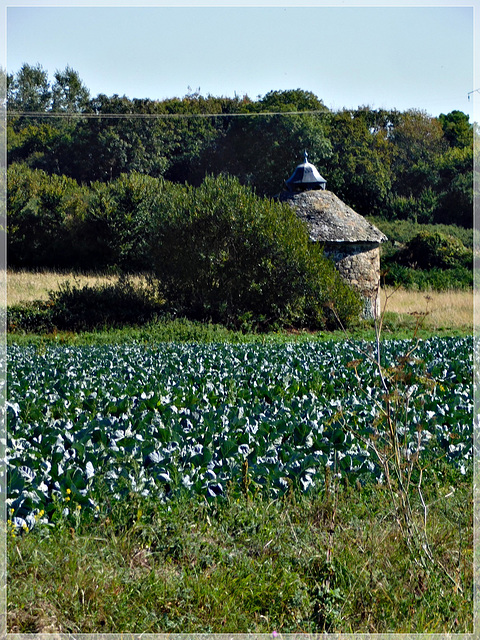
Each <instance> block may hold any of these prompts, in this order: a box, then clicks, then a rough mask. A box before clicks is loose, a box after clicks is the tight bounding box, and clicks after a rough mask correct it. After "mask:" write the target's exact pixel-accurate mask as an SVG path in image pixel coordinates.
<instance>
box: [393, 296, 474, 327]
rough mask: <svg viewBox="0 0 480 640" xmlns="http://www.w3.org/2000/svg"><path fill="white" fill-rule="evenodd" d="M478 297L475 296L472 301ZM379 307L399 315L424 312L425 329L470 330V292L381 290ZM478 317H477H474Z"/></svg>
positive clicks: (471, 322) (471, 308)
mask: <svg viewBox="0 0 480 640" xmlns="http://www.w3.org/2000/svg"><path fill="white" fill-rule="evenodd" d="M476 298H477V296H475V299H476ZM380 301H381V307H382V309H383V308H384V305H385V303H386V310H387V311H391V312H393V313H398V314H415V313H425V312H427V314H428V315H427V316H426V318H425V320H424V326H426V327H431V328H434V329H441V328H469V327H473V308H474V295H473V292H472V291H461V290H458V291H457V290H451V291H428V292H426V291H411V290H406V289H398V290H395V289H392V288H390V287H386V288H385V289H382V291H381V295H380ZM476 315H477V317H478V314H476Z"/></svg>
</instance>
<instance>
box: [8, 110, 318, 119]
mask: <svg viewBox="0 0 480 640" xmlns="http://www.w3.org/2000/svg"><path fill="white" fill-rule="evenodd" d="M329 113H330V112H329V111H324V110H320V109H318V110H312V111H263V112H261V113H78V112H74V113H73V112H65V111H64V112H52V111H47V112H45V111H10V112H9V111H8V110H7V117H9V118H15V117H20V116H21V117H23V118H86V119H101V118H106V119H112V120H119V119H123V118H133V119H140V118H146V119H154V120H155V119H165V118H248V117H252V116H254V117H259V116H264V117H265V116H301V115H320V114H322V115H328V114H329Z"/></svg>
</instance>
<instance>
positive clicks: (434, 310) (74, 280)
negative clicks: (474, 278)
mask: <svg viewBox="0 0 480 640" xmlns="http://www.w3.org/2000/svg"><path fill="white" fill-rule="evenodd" d="M117 279H118V276H114V275H100V274H97V275H93V274H90V275H89V274H78V273H56V272H49V271H47V272H31V271H8V272H7V305H8V306H11V305H15V304H20V303H23V302H28V301H32V300H46V299H47V298H48V292H49V291H52V290H56V289H58V288H59V287H60V286H61V284H63V283H65V282H67V281H69V282H70V283H71V284H72V285H76V286H83V285H86V284H90V285H94V284H104V283H108V282H109V283H114V282H115V281H116V280H117ZM138 280H139V282H140V280H141V277H140V276H139V277H138ZM385 303H386V310H387V311H390V312H393V313H397V314H402V315H403V314H405V315H409V314H415V313H424V312H428V315H427V317H426V318H425V321H424V326H425V327H429V328H432V329H439V328H459V329H464V328H467V329H468V328H471V327H472V326H473V306H474V296H473V293H472V292H471V291H445V292H438V291H431V292H425V291H407V290H404V289H399V290H396V291H394V290H393V289H389V288H386V289H385V290H382V292H381V305H382V309H383V308H384V305H385ZM479 310H480V309H479ZM477 317H478V314H477Z"/></svg>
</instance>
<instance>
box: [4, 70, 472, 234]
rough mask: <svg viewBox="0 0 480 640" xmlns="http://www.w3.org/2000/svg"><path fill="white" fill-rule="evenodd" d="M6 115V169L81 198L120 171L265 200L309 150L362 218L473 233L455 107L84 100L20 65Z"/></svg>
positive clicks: (283, 97)
mask: <svg viewBox="0 0 480 640" xmlns="http://www.w3.org/2000/svg"><path fill="white" fill-rule="evenodd" d="M7 108H8V119H7V154H8V163H9V165H10V166H13V165H23V166H24V168H25V169H29V170H41V171H43V172H45V174H47V175H49V176H59V177H60V176H63V177H64V178H63V179H64V180H67V179H72V180H74V181H75V182H76V183H77V185H78V189H80V190H81V189H84V188H87V187H88V188H89V189H91V188H92V185H94V184H95V185H97V186H96V187H95V189H97V190H100V191H101V189H102V188H103V187H100V186H99V185H100V184H108V183H109V182H112V181H116V180H118V179H119V178H120V177H121V176H122V174H132V173H135V174H143V175H146V176H150V177H152V178H161V179H162V180H167V181H171V182H173V183H179V184H185V183H187V184H189V185H191V186H193V187H199V186H200V185H201V184H202V183H203V182H204V180H205V178H206V177H207V176H219V175H221V174H230V175H233V176H235V177H236V178H237V179H238V181H239V182H240V184H242V185H245V186H249V187H252V188H253V189H254V191H255V193H256V194H257V196H260V197H267V198H271V197H273V196H275V195H276V194H277V193H278V192H279V191H280V190H281V189H282V188H283V184H284V181H285V179H287V178H288V177H289V175H291V173H292V172H293V169H294V167H295V166H296V164H298V163H299V162H300V161H301V160H302V158H303V152H304V151H305V150H308V153H309V160H310V161H311V162H313V163H314V164H315V165H316V166H317V168H318V169H319V171H320V172H321V173H322V175H323V176H324V177H325V178H326V180H327V188H328V189H330V190H331V191H333V192H335V193H336V194H337V195H338V196H339V197H340V198H341V199H342V200H344V201H345V202H346V203H347V204H349V205H350V206H352V207H353V208H354V209H355V210H356V211H358V212H359V213H361V214H363V215H367V216H376V217H377V218H382V219H385V220H389V221H391V220H412V221H415V222H419V223H429V224H432V223H433V224H439V223H443V224H456V225H460V226H463V227H467V228H471V227H472V223H473V221H472V204H473V173H472V171H473V135H474V131H473V126H472V125H471V124H470V123H469V118H468V116H467V115H466V114H464V113H463V112H461V111H452V112H450V113H448V114H441V115H440V116H439V117H432V116H430V115H428V114H427V113H425V112H422V111H416V110H408V111H404V112H401V111H397V110H383V109H373V108H371V107H369V106H364V107H359V108H358V109H355V110H351V109H342V110H338V111H332V110H330V109H328V108H327V107H326V106H325V105H324V103H323V101H322V100H321V99H320V98H319V97H317V96H316V95H314V94H313V93H311V92H309V91H305V90H301V89H296V90H289V91H270V92H269V93H267V94H266V95H265V96H263V97H258V98H257V99H251V98H249V97H248V96H242V97H240V96H236V97H234V98H226V97H214V96H210V95H209V96H202V95H200V94H199V93H198V92H193V93H189V94H187V95H186V96H184V97H182V98H170V99H164V100H153V99H130V98H127V97H125V96H118V95H113V96H110V97H108V96H106V95H104V94H99V95H97V96H96V97H92V96H90V92H89V90H88V89H87V87H86V86H85V85H84V83H83V82H82V80H81V78H80V76H79V74H78V73H77V72H76V71H75V70H74V69H71V68H70V67H66V69H64V70H63V71H56V72H55V74H54V78H53V81H50V79H49V78H48V74H47V72H46V71H45V70H44V69H43V68H42V67H41V66H40V65H35V66H32V65H28V64H24V65H23V66H22V68H21V69H20V70H19V71H18V72H17V73H15V74H11V75H8V76H7ZM72 188H73V187H72ZM49 206H50V207H52V206H53V205H52V203H50V205H49Z"/></svg>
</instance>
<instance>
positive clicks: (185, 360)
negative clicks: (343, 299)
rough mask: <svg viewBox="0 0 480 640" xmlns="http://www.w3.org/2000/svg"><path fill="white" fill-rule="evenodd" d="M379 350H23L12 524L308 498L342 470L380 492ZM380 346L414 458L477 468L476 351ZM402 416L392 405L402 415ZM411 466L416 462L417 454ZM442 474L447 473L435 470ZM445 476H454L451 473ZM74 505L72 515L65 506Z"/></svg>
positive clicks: (19, 353)
mask: <svg viewBox="0 0 480 640" xmlns="http://www.w3.org/2000/svg"><path fill="white" fill-rule="evenodd" d="M371 347H372V345H369V343H359V342H357V343H351V344H347V343H344V342H342V343H333V342H326V343H304V344H297V345H294V344H291V345H226V344H211V345H198V344H197V345H195V344H185V345H179V344H163V345H157V346H156V347H155V346H154V347H147V346H144V345H141V344H130V345H125V346H113V347H112V346H99V347H48V348H45V349H39V350H37V349H36V348H35V347H21V348H20V347H16V346H15V345H12V346H11V347H10V348H9V352H8V373H7V382H8V384H7V389H8V403H7V412H8V442H7V450H8V500H7V505H8V508H9V509H12V510H13V512H12V518H11V520H12V522H13V523H14V524H15V523H16V525H18V526H20V527H21V526H23V525H25V526H28V527H30V528H31V527H32V526H33V525H34V524H35V522H36V519H35V516H36V515H37V519H38V514H39V513H40V512H44V514H45V518H46V519H47V520H48V519H49V518H51V517H53V514H57V515H58V508H57V507H58V504H62V503H63V505H64V506H65V508H66V509H67V511H66V512H65V513H66V515H67V516H68V513H69V510H68V509H69V505H68V504H67V503H68V502H70V503H71V505H72V509H71V510H70V513H73V514H74V513H75V506H76V505H80V506H81V507H82V508H83V509H95V507H96V506H97V505H99V504H102V505H105V504H108V503H109V502H110V501H111V500H115V499H118V498H120V497H122V496H127V495H131V494H132V492H133V494H137V493H138V494H140V495H155V496H157V498H158V500H170V499H171V498H172V497H174V496H176V495H178V494H181V493H184V492H187V493H188V492H194V493H196V494H199V495H204V496H205V497H206V498H207V499H212V498H215V497H217V498H219V499H221V498H222V496H225V495H226V493H227V492H233V493H235V492H236V491H239V492H244V493H245V492H246V493H247V494H248V493H249V492H253V493H255V492H256V491H260V492H266V493H267V494H268V495H271V496H279V495H283V494H284V493H285V492H288V491H290V490H295V491H297V490H298V491H300V492H308V491H309V490H310V489H314V488H315V487H316V485H317V484H318V483H319V482H323V478H324V475H325V467H326V466H328V465H331V464H335V465H336V467H337V471H338V473H341V474H342V476H344V477H345V476H346V477H348V478H349V480H350V481H352V480H353V481H355V479H356V478H357V479H359V480H361V481H362V482H368V480H369V479H377V480H381V477H382V468H381V467H380V466H378V465H377V464H376V461H375V458H374V457H373V456H372V452H371V450H369V449H368V447H366V446H365V442H366V441H367V440H368V439H369V438H375V439H376V443H377V446H380V444H381V442H382V438H383V436H382V426H381V424H382V422H381V420H382V418H381V416H382V412H381V408H380V407H381V405H382V395H383V391H382V388H381V386H380V385H379V383H378V372H377V369H376V366H375V364H374V363H373V362H371V361H370V360H369V358H368V355H367V354H368V351H369V350H370V349H371ZM411 347H412V343H411V341H389V342H385V343H384V346H383V355H382V358H383V365H384V367H385V371H386V372H387V374H388V372H389V371H391V372H392V383H394V384H396V385H397V393H398V394H399V395H398V397H404V398H405V399H408V402H407V401H406V404H405V407H404V409H405V410H406V413H405V412H404V411H403V410H400V412H399V414H398V416H397V418H396V420H397V426H396V428H397V429H398V430H399V431H398V432H399V434H400V435H401V440H402V451H403V453H402V455H405V456H407V459H408V456H409V455H410V454H412V455H413V454H414V453H416V452H417V450H418V453H419V456H420V459H419V469H420V468H422V469H423V473H424V474H428V473H430V471H432V472H433V470H434V469H435V473H439V474H440V475H441V474H443V473H445V472H446V471H445V469H446V467H444V466H442V465H444V464H445V463H446V464H447V466H448V465H453V466H456V467H457V469H459V470H460V471H461V472H463V473H465V472H467V471H468V470H469V469H470V467H471V461H472V411H473V402H472V340H471V339H468V338H466V339H458V338H455V339H454V338H452V339H440V338H436V339H431V340H426V341H424V342H422V343H420V344H419V347H418V349H417V351H416V352H415V355H414V359H412V358H410V359H408V360H405V359H404V358H403V356H404V354H405V352H406V351H408V350H409V349H410V348H411ZM392 406H393V405H392ZM409 452H410V453H409ZM438 464H440V467H438V468H437V466H438ZM442 469H443V470H442ZM67 498H68V500H66V499H67Z"/></svg>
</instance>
